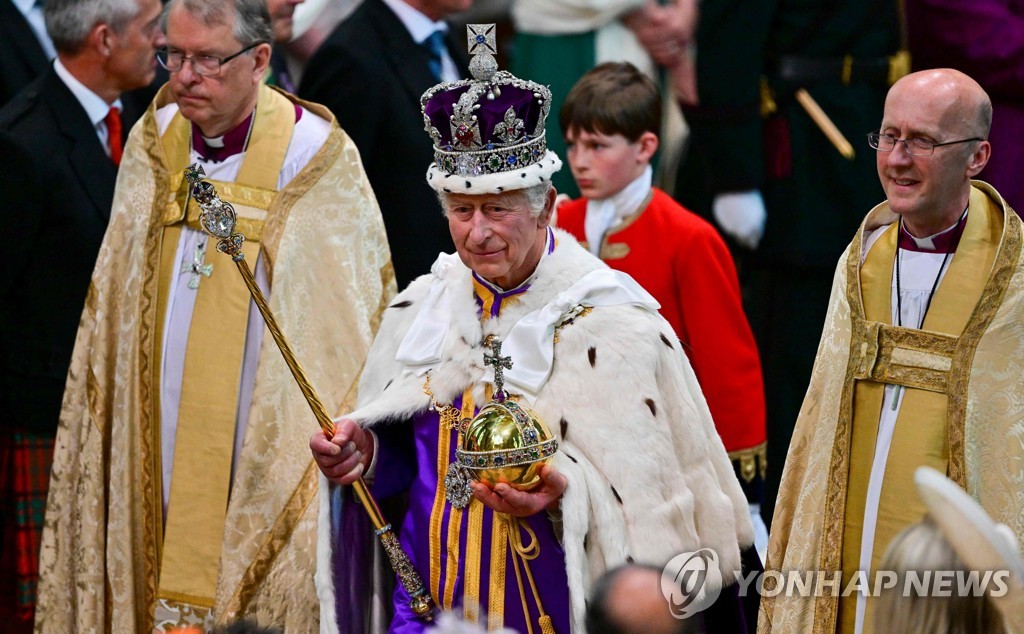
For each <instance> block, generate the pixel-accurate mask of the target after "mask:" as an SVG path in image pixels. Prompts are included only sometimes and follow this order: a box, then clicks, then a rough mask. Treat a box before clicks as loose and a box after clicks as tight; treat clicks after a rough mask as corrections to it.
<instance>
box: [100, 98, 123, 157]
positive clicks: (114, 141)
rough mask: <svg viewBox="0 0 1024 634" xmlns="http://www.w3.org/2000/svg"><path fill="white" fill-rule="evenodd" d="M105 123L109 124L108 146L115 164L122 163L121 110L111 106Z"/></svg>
mask: <svg viewBox="0 0 1024 634" xmlns="http://www.w3.org/2000/svg"><path fill="white" fill-rule="evenodd" d="M103 123H106V124H107V147H108V148H109V149H110V160H111V161H113V162H114V165H120V164H121V111H120V110H118V109H117V108H111V109H110V112H108V113H107V116H106V118H105V119H103Z"/></svg>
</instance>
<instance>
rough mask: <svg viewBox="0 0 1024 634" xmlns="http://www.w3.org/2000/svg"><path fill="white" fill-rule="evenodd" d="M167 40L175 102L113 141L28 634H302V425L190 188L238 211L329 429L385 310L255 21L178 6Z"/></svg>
mask: <svg viewBox="0 0 1024 634" xmlns="http://www.w3.org/2000/svg"><path fill="white" fill-rule="evenodd" d="M164 30H165V33H166V39H167V48H166V49H165V50H163V51H161V52H160V54H159V61H160V63H161V64H163V66H164V67H165V68H166V69H167V70H168V71H169V72H170V81H169V82H168V84H167V85H166V86H164V88H163V89H161V91H160V93H159V94H158V95H157V97H156V99H155V101H154V102H153V104H152V105H151V106H150V108H149V110H148V112H147V113H146V114H145V116H144V117H143V119H142V120H141V121H140V122H139V123H138V124H137V125H136V126H135V128H134V130H132V133H131V135H130V136H129V138H128V142H127V146H126V147H125V150H124V156H123V158H122V161H121V171H120V174H119V178H118V181H117V188H116V192H115V194H114V203H113V211H112V213H111V217H110V225H109V230H108V232H107V234H106V237H105V239H104V242H103V245H102V248H101V249H100V255H99V259H98V261H97V263H96V268H95V272H94V274H93V277H92V283H91V286H90V289H89V295H88V299H87V301H86V308H85V312H84V313H83V315H82V319H81V324H80V326H79V330H78V335H77V340H76V345H75V350H74V355H73V358H72V362H71V370H70V374H69V378H68V383H67V389H66V393H65V397H64V406H63V411H62V413H61V420H60V427H59V430H58V433H57V447H56V454H55V457H54V468H53V480H52V489H51V494H50V497H49V503H48V508H47V513H46V529H45V535H44V538H43V546H42V557H41V559H42V563H41V576H42V586H41V590H40V598H39V612H38V614H39V619H38V621H37V623H36V626H37V631H39V632H61V633H64V632H153V631H158V632H162V631H169V630H172V629H175V628H178V627H182V626H198V627H200V628H202V629H204V630H205V631H210V630H211V629H212V627H213V626H214V624H215V623H220V622H225V621H229V620H232V619H235V618H238V617H243V616H247V617H252V618H255V619H256V620H258V622H259V623H260V624H261V625H264V626H276V627H279V628H284V629H285V630H286V631H289V632H316V631H318V629H319V623H318V620H319V615H318V611H317V609H316V605H317V598H316V592H315V588H314V584H313V570H314V569H315V567H316V566H315V561H316V557H315V555H316V553H315V549H316V531H317V504H316V503H314V500H315V498H316V487H317V482H316V475H317V470H316V468H315V467H314V466H313V463H312V460H311V458H310V454H309V449H308V447H307V444H306V443H307V438H308V436H309V410H308V405H307V404H306V401H305V399H304V397H303V395H302V392H301V390H300V389H299V387H298V386H297V385H296V384H295V382H294V381H293V379H292V377H291V375H290V373H289V370H288V368H287V366H286V364H285V362H284V360H283V359H282V357H281V355H280V353H279V352H278V350H277V349H276V346H275V344H274V342H273V340H272V338H271V337H270V336H268V335H267V334H266V328H265V326H264V323H263V320H262V318H261V317H260V314H259V312H258V310H257V309H256V307H255V306H254V305H253V304H252V302H251V300H250V296H249V292H248V290H247V288H246V286H245V283H244V281H243V278H242V277H241V276H240V275H239V273H238V271H236V270H235V265H234V264H233V263H232V261H231V258H229V257H228V256H227V255H224V254H221V253H218V252H217V250H216V248H215V247H216V245H215V244H211V243H210V242H209V241H208V239H207V236H206V235H205V234H204V233H203V232H202V231H201V230H200V227H199V225H198V212H199V209H198V207H197V206H196V203H195V201H194V200H191V199H190V197H189V195H188V183H187V181H185V180H184V179H183V175H184V171H185V168H186V167H187V166H189V165H190V164H192V163H197V164H198V165H199V166H200V167H202V168H203V170H204V171H205V173H206V174H207V177H208V179H209V181H210V182H212V183H213V184H214V186H215V187H216V189H217V191H218V193H219V195H220V197H221V198H222V199H224V200H227V201H228V202H230V203H232V204H233V205H234V208H235V210H236V212H237V213H238V216H239V220H238V229H239V231H240V232H241V233H243V234H244V235H245V237H246V240H245V243H244V244H245V246H244V247H243V253H244V255H245V260H246V261H247V262H248V263H249V265H250V266H251V268H252V269H253V271H254V275H255V277H256V280H257V282H258V284H259V285H260V286H261V287H262V290H263V293H264V294H265V295H266V296H267V297H268V301H269V304H270V308H271V310H272V312H273V313H274V314H275V315H276V317H277V320H278V322H279V323H280V324H281V328H282V330H283V331H284V334H285V336H286V338H287V340H288V341H289V343H290V344H291V347H292V349H293V350H294V352H295V354H296V356H297V357H298V358H300V359H301V360H302V364H303V367H304V368H305V371H306V374H307V375H308V376H309V379H310V382H311V383H312V384H313V385H314V386H315V387H316V389H317V392H318V394H319V396H320V399H321V400H322V401H323V404H324V406H325V407H326V408H327V410H328V411H330V412H332V413H334V414H336V413H340V412H342V411H347V409H345V408H346V407H348V406H343V403H344V402H345V400H346V398H348V397H350V395H351V394H352V393H354V388H355V381H356V379H357V378H358V375H359V370H360V368H361V366H362V362H363V358H364V356H365V355H366V352H367V350H368V348H369V345H370V342H371V341H372V339H373V335H374V332H375V330H376V327H377V324H378V323H379V320H380V318H381V312H382V311H383V309H384V307H385V306H387V303H388V301H389V300H390V298H391V296H392V295H393V294H394V292H395V283H394V274H393V269H392V266H391V259H390V254H389V251H388V245H387V240H386V236H385V233H384V225H383V221H382V220H381V216H380V211H379V209H378V207H377V203H376V202H375V200H374V197H373V193H372V191H371V189H370V185H369V183H368V182H367V180H366V176H365V174H364V172H363V168H362V164H361V162H360V160H359V155H358V152H357V151H356V148H355V145H354V144H353V143H352V142H351V140H350V139H349V137H348V136H347V135H346V134H345V133H344V132H343V131H342V130H341V129H340V128H339V127H338V125H337V123H336V122H335V119H334V117H333V116H332V115H331V113H330V111H328V110H327V109H326V108H324V107H322V106H319V105H316V104H312V103H307V102H304V101H300V100H298V99H296V98H295V97H293V96H291V95H288V94H286V93H284V92H281V91H278V90H276V89H273V88H269V87H267V86H266V85H264V84H263V83H262V82H261V78H262V77H263V75H264V72H265V70H266V68H267V64H268V63H269V61H270V55H271V46H270V44H269V42H270V41H271V40H272V38H273V33H272V31H271V22H270V16H269V15H268V12H267V7H266V4H265V2H264V1H263V0H172V1H171V2H170V3H169V4H168V6H167V8H166V10H165V13H164ZM53 230H59V229H58V228H53ZM51 255H52V256H53V257H58V256H59V254H51Z"/></svg>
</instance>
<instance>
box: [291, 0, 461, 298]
mask: <svg viewBox="0 0 1024 634" xmlns="http://www.w3.org/2000/svg"><path fill="white" fill-rule="evenodd" d="M471 4H472V0H365V1H364V2H363V4H362V5H360V7H359V8H358V9H356V10H355V12H354V13H353V14H352V15H351V16H349V17H348V19H346V20H345V21H344V22H342V23H341V24H339V25H338V27H337V28H336V29H335V30H334V32H333V33H331V35H330V36H329V37H328V38H327V40H326V41H325V42H324V43H323V45H322V46H321V47H320V49H319V50H318V51H317V52H316V54H315V55H314V56H313V58H312V59H311V60H310V61H309V65H308V66H307V67H306V70H305V72H304V74H303V78H302V83H301V85H300V86H299V96H301V97H302V98H304V99H309V100H310V101H315V102H318V103H322V104H324V105H325V106H327V107H328V108H330V109H331V111H332V112H333V113H334V116H336V117H337V118H338V123H340V124H341V127H342V128H343V129H344V130H345V131H346V132H347V133H348V135H349V136H350V137H352V140H353V141H355V144H356V147H357V148H359V154H360V156H361V157H362V160H363V165H364V166H365V168H366V175H367V176H368V177H369V179H370V184H371V185H372V186H373V191H374V193H375V194H376V196H377V202H378V203H379V204H380V210H381V214H382V215H383V216H384V227H385V229H386V230H387V234H388V243H389V244H390V245H391V259H392V261H393V262H394V265H395V275H396V277H397V279H398V287H399V288H403V287H404V286H405V285H406V284H408V283H409V282H411V281H412V280H413V279H415V278H416V277H418V276H420V275H422V274H424V273H427V272H429V271H430V266H431V265H432V264H433V263H434V260H435V259H436V258H437V254H438V253H440V252H441V251H445V252H452V250H453V248H454V247H453V245H452V240H451V235H450V233H449V231H448V224H447V222H445V220H444V218H443V216H442V213H441V208H440V206H439V205H438V203H437V198H436V196H435V195H434V192H433V190H432V189H430V187H428V186H427V184H426V181H425V180H424V178H423V175H424V171H423V170H424V166H425V165H429V164H430V161H431V160H433V156H434V155H433V150H432V149H431V142H430V139H429V137H427V136H426V135H425V134H423V116H422V115H421V114H420V96H421V95H422V94H423V92H424V91H426V90H427V89H428V88H430V87H431V86H433V85H434V84H436V83H438V82H439V81H441V80H442V79H443V80H446V81H452V80H456V79H460V78H462V77H465V76H466V75H467V67H466V57H467V54H466V44H465V39H459V38H458V37H456V36H457V34H455V33H449V34H447V35H445V36H444V37H443V39H441V38H440V37H439V36H435V37H434V39H431V34H432V33H433V32H435V31H438V30H441V31H444V30H446V29H447V25H446V24H445V23H444V22H443V20H444V19H445V18H446V17H447V16H448V15H451V14H452V13H455V12H456V11H462V10H465V9H467V8H469V6H470V5H471ZM463 37H464V36H463ZM442 41H443V48H440V49H439V48H437V47H439V46H441V42H442ZM433 42H437V43H436V44H433V46H434V47H435V48H433V49H432V43H433ZM456 42H458V44H456Z"/></svg>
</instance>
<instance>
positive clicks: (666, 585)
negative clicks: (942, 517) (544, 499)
mask: <svg viewBox="0 0 1024 634" xmlns="http://www.w3.org/2000/svg"><path fill="white" fill-rule="evenodd" d="M719 561H720V560H719V557H718V553H717V552H715V551H714V550H713V549H711V548H702V549H700V550H698V551H694V552H687V553H682V554H679V555H676V556H675V557H673V558H672V560H671V561H669V562H668V564H667V565H666V566H665V569H664V571H663V574H662V584H661V585H662V594H664V596H665V600H666V601H668V604H669V610H670V611H671V612H672V616H674V617H676V618H677V619H685V618H688V617H690V616H692V615H694V614H696V613H697V612H700V611H702V610H705V609H706V608H708V607H709V606H711V605H712V604H713V603H714V602H715V600H716V599H718V596H719V595H720V594H721V592H722V572H721V569H720V564H719ZM732 578H734V579H735V580H736V588H737V590H738V593H739V596H741V597H747V596H753V595H756V596H760V597H776V596H780V595H782V596H787V597H802V598H815V597H823V596H827V597H850V596H859V595H863V596H865V597H877V596H880V595H882V594H886V593H898V594H900V595H901V596H904V597H980V596H990V597H996V598H999V597H1002V596H1004V595H1005V594H1006V593H1007V592H1008V590H1009V581H1010V571H1009V570H909V571H899V572H897V571H894V570H875V571H870V572H869V571H863V570H860V571H856V572H855V573H854V574H852V575H851V576H850V577H849V578H848V579H846V580H844V579H843V572H842V571H841V570H785V571H779V570H766V571H764V572H761V571H745V572H742V571H741V572H735V573H734V574H733V575H732Z"/></svg>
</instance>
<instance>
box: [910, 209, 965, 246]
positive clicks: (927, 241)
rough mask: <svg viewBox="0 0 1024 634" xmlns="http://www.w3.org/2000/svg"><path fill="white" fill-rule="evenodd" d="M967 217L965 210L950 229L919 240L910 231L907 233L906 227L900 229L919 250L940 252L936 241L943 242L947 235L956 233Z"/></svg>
mask: <svg viewBox="0 0 1024 634" xmlns="http://www.w3.org/2000/svg"><path fill="white" fill-rule="evenodd" d="M966 215H967V209H964V212H963V213H962V214H960V215H959V216H958V217H957V219H956V222H954V223H953V224H952V225H950V226H949V227H947V228H945V229H943V230H942V231H940V232H938V233H933V234H932V235H930V236H927V237H924V238H918V237H917V236H915V235H914V234H912V233H910V232H909V231H907V227H906V225H902V224H901V226H900V229H901V230H902V231H903V233H904V235H906V236H907V237H908V238H910V239H911V240H913V241H914V244H916V245H917V248H919V249H924V250H925V251H937V250H939V248H938V246H937V245H936V244H935V241H936V240H939V241H940V242H941V241H942V240H941V238H942V236H944V235H946V234H948V233H950V232H952V231H956V229H957V228H958V227H959V226H960V223H961V222H962V221H963V219H964V216H966Z"/></svg>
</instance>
